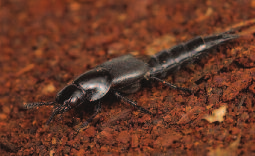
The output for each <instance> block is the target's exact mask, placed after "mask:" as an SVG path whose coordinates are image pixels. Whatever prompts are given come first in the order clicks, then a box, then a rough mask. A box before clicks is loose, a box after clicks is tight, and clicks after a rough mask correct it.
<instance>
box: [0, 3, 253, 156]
mask: <svg viewBox="0 0 255 156" xmlns="http://www.w3.org/2000/svg"><path fill="white" fill-rule="evenodd" d="M0 7H1V9H0V23H1V30H0V31H1V32H0V46H1V56H0V69H1V77H0V86H1V87H0V137H1V139H0V151H1V155H10V154H12V155H31V154H32V155H38V154H40V155H49V154H50V155H54V153H55V155H85V154H86V155H89V154H91V155H102V154H121V153H128V155H140V154H145V155H149V154H152V155H161V154H162V153H165V154H167V155H169V154H172V155H197V154H199V155H220V154H222V155H228V154H229V155H250V154H253V155H255V146H254V144H255V124H254V122H255V106H254V103H255V96H254V95H255V83H254V82H255V79H254V77H255V46H254V45H255V41H254V38H255V37H254V34H253V36H252V35H250V36H249V37H245V38H240V39H237V40H235V41H232V42H230V43H227V44H224V45H222V46H220V47H218V48H217V49H215V50H213V51H212V52H214V53H213V54H209V55H208V56H207V57H204V58H202V59H201V61H196V62H194V63H193V64H190V65H188V66H186V67H184V68H182V69H181V70H179V71H178V72H176V73H175V74H174V76H173V75H169V77H168V78H167V81H169V82H172V83H174V84H176V85H178V86H182V87H187V88H192V89H193V90H194V94H192V95H189V94H186V93H184V92H181V91H176V90H171V89H169V88H168V87H165V86H162V84H155V83H151V84H146V85H145V87H144V88H143V89H142V90H140V91H139V92H138V93H136V94H132V95H129V96H128V97H129V98H131V99H134V100H135V101H137V102H138V104H139V105H141V106H143V107H145V108H147V109H149V110H150V111H151V112H153V114H154V115H153V116H150V115H148V114H144V113H142V112H140V111H138V110H136V109H133V108H132V107H131V106H129V105H127V104H123V103H121V102H119V101H118V100H116V99H115V98H111V97H107V98H106V99H105V102H104V103H103V108H102V113H100V114H99V115H98V116H97V117H96V118H95V119H94V120H93V122H92V123H91V125H90V126H89V127H88V128H87V129H86V130H85V131H82V132H80V133H79V134H78V135H77V136H76V137H74V130H75V129H76V128H77V127H78V126H79V124H80V123H81V122H82V121H85V120H86V119H87V118H88V117H89V116H90V115H91V113H92V110H93V107H89V109H87V110H84V111H80V110H82V109H85V108H80V109H79V111H70V112H68V113H65V114H64V115H63V117H62V119H59V117H58V116H57V117H55V118H54V120H53V121H52V122H51V123H50V125H49V126H48V127H47V126H45V122H46V121H47V119H48V117H49V116H50V114H51V111H52V108H51V107H42V108H40V109H35V110H28V111H27V110H24V109H23V105H24V104H25V103H27V102H34V101H52V100H54V96H55V95H56V93H57V92H58V90H60V89H61V88H62V87H64V86H65V85H66V84H67V83H70V82H72V79H73V78H75V77H77V76H78V75H79V74H81V73H83V72H84V71H86V70H88V69H91V68H93V67H95V66H96V65H98V64H100V63H103V62H105V61H106V60H108V59H110V58H114V57H117V56H121V55H124V54H129V53H132V54H135V55H138V54H139V55H153V54H155V53H156V52H157V51H159V50H161V49H164V48H169V47H171V46H173V45H175V44H178V43H181V42H184V41H187V40H189V39H191V38H193V37H195V36H198V35H209V34H214V33H219V32H222V31H225V30H228V29H230V28H231V27H232V26H233V25H235V24H240V23H241V25H242V22H245V21H247V20H249V19H252V18H254V17H255V1H254V0H240V1H238V0H237V1H233V0H225V1H213V0H190V1H186V0H181V1H180V0H171V1H167V0H165V1H163V0H161V1H157V0H123V1H118V0H98V1H93V0H77V1H73V0H66V1H62V0H54V1H53V0H52V1H45V0H33V1H26V0H11V1H8V0H6V1H5V0H2V1H1V2H0ZM242 31H245V29H243V30H242ZM249 32H252V30H251V31H249ZM210 115H214V116H210ZM217 117H218V118H219V119H218V118H217ZM222 117H223V118H222ZM215 118H216V119H215Z"/></svg>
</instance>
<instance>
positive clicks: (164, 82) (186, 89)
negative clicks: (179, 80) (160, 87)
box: [150, 77, 192, 94]
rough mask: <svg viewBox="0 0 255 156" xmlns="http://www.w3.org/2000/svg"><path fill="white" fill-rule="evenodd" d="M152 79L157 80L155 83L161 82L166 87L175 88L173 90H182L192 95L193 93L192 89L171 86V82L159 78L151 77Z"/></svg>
mask: <svg viewBox="0 0 255 156" xmlns="http://www.w3.org/2000/svg"><path fill="white" fill-rule="evenodd" d="M150 79H152V80H155V81H158V82H161V83H163V84H164V85H166V86H169V87H171V88H173V89H177V90H182V91H184V92H188V93H190V94H191V93H192V91H191V90H190V89H188V88H183V87H178V86H176V85H174V84H171V83H169V82H167V81H164V80H161V79H159V78H157V77H150Z"/></svg>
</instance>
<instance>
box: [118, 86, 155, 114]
mask: <svg viewBox="0 0 255 156" xmlns="http://www.w3.org/2000/svg"><path fill="white" fill-rule="evenodd" d="M114 94H115V95H116V97H117V98H120V99H122V100H123V101H125V102H126V103H128V104H130V105H132V106H134V107H136V108H138V109H139V110H141V111H143V112H145V113H147V114H150V115H151V114H152V113H151V112H150V111H148V110H147V109H145V108H143V107H141V106H138V105H137V103H136V102H134V101H132V100H130V99H129V98H126V97H124V96H122V95H121V94H120V93H118V92H116V91H114Z"/></svg>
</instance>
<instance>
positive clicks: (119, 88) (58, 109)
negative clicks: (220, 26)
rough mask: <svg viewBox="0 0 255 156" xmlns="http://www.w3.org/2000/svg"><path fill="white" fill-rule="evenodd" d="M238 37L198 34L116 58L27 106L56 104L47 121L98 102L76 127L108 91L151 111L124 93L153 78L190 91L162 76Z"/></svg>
mask: <svg viewBox="0 0 255 156" xmlns="http://www.w3.org/2000/svg"><path fill="white" fill-rule="evenodd" d="M238 37H239V35H237V34H232V33H230V32H224V33H221V34H217V35H211V36H207V37H201V36H198V37H195V38H193V39H191V40H189V41H187V42H186V43H181V44H179V45H176V46H174V47H172V48H170V49H166V50H162V51H160V52H158V53H156V54H155V55H153V56H150V58H149V60H148V61H144V60H142V59H139V58H136V57H135V56H133V55H124V56H120V57H117V58H114V59H111V60H109V61H107V62H105V63H103V64H101V65H98V66H96V67H95V68H94V69H91V70H89V71H87V72H85V73H83V74H81V75H80V76H79V77H78V78H76V79H75V80H74V81H73V82H72V84H69V85H67V86H66V87H64V88H63V89H62V90H60V91H59V92H58V93H57V95H56V98H55V101H52V102H34V103H28V104H26V105H25V108H26V109H32V108H35V107H39V106H43V105H54V106H55V107H54V110H53V113H52V114H51V116H50V118H49V119H48V121H47V122H46V124H47V125H48V124H49V123H50V122H51V120H52V119H53V117H54V116H55V115H57V114H62V113H64V112H67V111H69V110H71V109H73V108H75V107H77V106H79V105H81V104H85V103H91V102H93V103H95V105H96V106H95V107H96V108H95V112H94V114H93V115H92V116H91V117H90V118H89V119H88V120H87V121H86V122H84V123H82V124H81V126H80V127H79V128H78V129H77V131H79V130H80V129H82V128H83V127H85V126H87V125H88V124H89V123H90V122H91V121H92V120H93V118H94V117H95V116H96V115H97V114H98V113H99V112H100V111H101V99H102V98H103V97H104V96H105V95H107V94H109V93H113V95H115V96H116V97H117V98H119V99H121V100H123V101H125V102H127V103H129V104H130V105H132V106H134V107H136V108H137V109H139V110H141V111H143V112H145V113H148V114H152V113H151V112H150V111H149V110H147V109H145V108H143V107H141V106H139V105H137V103H136V102H134V101H133V100H131V99H129V98H127V97H125V96H124V94H131V93H135V92H137V91H138V90H139V89H140V88H141V81H142V80H148V81H150V80H154V81H158V82H161V83H163V84H165V85H167V86H169V87H171V88H174V89H179V90H183V91H187V92H191V90H189V89H187V88H181V87H177V86H176V85H174V84H171V83H168V82H165V81H164V80H162V78H165V77H166V76H167V75H168V74H172V73H173V72H174V71H176V70H177V69H179V68H180V67H181V66H182V65H184V64H186V63H189V62H191V61H192V60H193V59H194V58H197V57H199V56H201V55H202V54H205V53H206V52H208V50H210V49H212V48H214V47H215V46H218V45H220V44H222V43H225V42H227V41H230V40H233V39H236V38H238Z"/></svg>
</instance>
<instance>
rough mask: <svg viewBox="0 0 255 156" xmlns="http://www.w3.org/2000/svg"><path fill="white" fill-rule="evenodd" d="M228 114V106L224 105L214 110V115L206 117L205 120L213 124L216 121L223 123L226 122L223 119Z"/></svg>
mask: <svg viewBox="0 0 255 156" xmlns="http://www.w3.org/2000/svg"><path fill="white" fill-rule="evenodd" d="M226 112H227V105H223V106H221V107H220V108H219V109H215V110H213V111H212V115H206V116H204V119H205V120H207V121H208V122H210V123H213V122H215V121H219V122H222V121H223V120H224V118H223V117H224V116H225V114H226Z"/></svg>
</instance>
